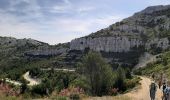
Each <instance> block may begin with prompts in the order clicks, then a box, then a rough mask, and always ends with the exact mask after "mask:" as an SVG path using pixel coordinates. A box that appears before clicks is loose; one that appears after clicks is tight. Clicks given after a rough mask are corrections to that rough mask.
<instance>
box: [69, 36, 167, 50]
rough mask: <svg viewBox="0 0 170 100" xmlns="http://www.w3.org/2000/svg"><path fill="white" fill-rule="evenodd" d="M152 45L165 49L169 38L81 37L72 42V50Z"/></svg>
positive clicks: (127, 48)
mask: <svg viewBox="0 0 170 100" xmlns="http://www.w3.org/2000/svg"><path fill="white" fill-rule="evenodd" d="M152 45H156V47H160V48H162V49H163V50H164V49H167V48H168V47H169V40H168V38H162V39H158V38H156V39H153V40H149V41H147V42H146V43H144V42H143V41H142V40H141V39H139V38H129V37H126V36H119V37H98V38H91V37H88V38H84V37H83V38H79V39H75V40H72V41H71V43H70V50H81V51H82V50H85V49H86V48H89V49H90V50H93V51H104V52H128V51H130V50H131V49H132V48H133V47H139V46H144V47H145V48H146V49H150V48H151V46H152Z"/></svg>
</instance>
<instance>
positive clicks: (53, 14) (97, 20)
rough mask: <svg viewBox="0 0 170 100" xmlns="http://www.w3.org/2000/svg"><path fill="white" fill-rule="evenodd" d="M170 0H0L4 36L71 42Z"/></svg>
mask: <svg viewBox="0 0 170 100" xmlns="http://www.w3.org/2000/svg"><path fill="white" fill-rule="evenodd" d="M167 4H170V0H0V36H12V37H16V38H33V39H36V40H40V41H43V42H47V43H49V44H57V43H64V42H69V41H71V40H72V39H74V38H78V37H82V36H85V35H88V34H90V33H92V32H95V31H97V30H99V29H102V28H106V27H107V26H109V25H111V24H113V23H115V22H117V21H120V20H122V19H124V18H126V17H129V16H132V15H133V14H134V13H135V12H138V11H140V10H143V9H144V8H146V7H147V6H154V5H167Z"/></svg>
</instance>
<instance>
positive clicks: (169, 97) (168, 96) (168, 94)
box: [163, 81, 170, 100]
mask: <svg viewBox="0 0 170 100" xmlns="http://www.w3.org/2000/svg"><path fill="white" fill-rule="evenodd" d="M167 83H168V84H167V87H166V88H165V89H164V93H165V98H164V99H163V100H170V81H168V82H167Z"/></svg>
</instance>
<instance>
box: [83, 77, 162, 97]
mask: <svg viewBox="0 0 170 100" xmlns="http://www.w3.org/2000/svg"><path fill="white" fill-rule="evenodd" d="M141 79H142V80H141V81H140V83H141V85H140V86H139V87H137V88H135V89H134V90H132V91H130V92H128V93H126V94H122V95H118V96H103V97H89V98H84V99H83V100H150V94H149V86H150V84H151V79H149V78H146V77H141ZM161 96H162V92H161V90H160V89H158V88H157V92H156V100H162V99H161Z"/></svg>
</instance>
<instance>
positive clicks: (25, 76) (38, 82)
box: [23, 72, 40, 86]
mask: <svg viewBox="0 0 170 100" xmlns="http://www.w3.org/2000/svg"><path fill="white" fill-rule="evenodd" d="M23 77H24V79H26V80H27V81H29V82H30V83H29V84H28V85H29V86H33V85H38V84H40V80H37V79H34V78H31V77H30V75H29V72H26V73H25V74H24V75H23Z"/></svg>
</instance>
